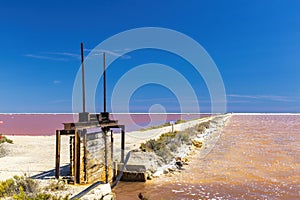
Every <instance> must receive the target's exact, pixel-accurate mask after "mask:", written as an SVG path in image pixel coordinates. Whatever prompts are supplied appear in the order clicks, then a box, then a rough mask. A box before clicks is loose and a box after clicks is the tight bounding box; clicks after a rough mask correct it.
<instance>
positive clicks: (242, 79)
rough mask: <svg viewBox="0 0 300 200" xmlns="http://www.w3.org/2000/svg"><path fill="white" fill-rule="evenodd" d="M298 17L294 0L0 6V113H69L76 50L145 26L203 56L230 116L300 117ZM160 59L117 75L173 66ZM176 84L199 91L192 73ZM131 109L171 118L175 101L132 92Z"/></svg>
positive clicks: (139, 58) (133, 58) (143, 56)
mask: <svg viewBox="0 0 300 200" xmlns="http://www.w3.org/2000/svg"><path fill="white" fill-rule="evenodd" d="M299 10H300V1H297V0H294V1H292V0H282V1H281V0H263V1H250V0H249V1H245V0H236V1H230V0H229V1H225V0H209V1H208V0H207V1H201V0H188V1H183V0H181V1H178V0H164V1H158V0H151V1H146V0H145V1H140V0H127V1H121V0H101V1H99V0H97V1H56V0H51V1H30V0H28V1H14V0H12V1H1V3H0V30H1V31H0V44H1V47H0V68H1V71H0V85H1V93H0V94H1V96H0V113H10V112H53V113H57V112H71V111H72V107H71V105H72V88H73V83H74V80H75V76H76V73H77V70H78V69H79V67H80V59H79V56H78V55H79V54H80V42H84V43H85V47H86V48H87V49H92V48H94V47H95V46H96V45H98V44H99V43H100V42H101V41H103V40H105V39H107V38H108V37H110V36H112V35H114V34H117V33H119V32H122V31H125V30H128V29H132V28H139V27H148V26H151V27H164V28H169V29H174V30H176V31H179V32H182V33H184V34H186V35H188V36H190V37H191V38H193V39H194V40H196V41H197V42H198V43H200V44H201V45H202V46H203V47H204V48H205V49H206V51H207V52H208V53H209V54H210V56H211V57H212V59H213V60H214V62H215V63H216V65H217V67H218V69H219V71H220V73H221V75H222V78H223V81H224V85H225V88H226V93H227V103H228V104H227V106H228V107H227V110H228V111H229V112H300V78H299V75H300V12H299ZM160 53H161V52H159V51H154V50H153V51H151V50H149V51H145V52H132V53H131V54H130V55H129V56H128V58H129V59H123V60H121V61H120V63H119V65H128V66H134V65H135V64H134V63H139V64H141V63H147V62H153V61H156V62H160V63H168V62H170V63H175V61H174V59H178V58H172V56H170V55H165V56H160ZM155 55H156V56H155ZM160 58H162V60H159V59H160ZM168 59H169V60H168ZM170 63H169V64H170ZM176 63H181V64H183V65H184V62H183V61H181V60H180V59H178V61H176ZM117 71H118V70H115V72H113V70H112V71H111V72H109V73H111V74H114V73H117ZM183 74H184V75H185V76H187V77H188V79H189V81H190V83H191V84H192V85H193V84H196V83H197V84H198V83H199V82H201V81H202V80H201V77H200V78H199V77H194V76H193V72H192V71H185V72H184V73H183ZM115 77H118V76H115ZM113 81H115V80H114V79H113V78H111V79H110V81H109V82H108V84H109V85H110V86H109V88H111V87H113V86H112V85H113V83H114V82H113ZM200 85H201V86H199V84H198V86H195V85H193V86H194V87H195V90H196V93H197V96H198V98H199V101H200V102H203V103H200V108H203V109H202V110H203V111H209V103H206V102H208V101H209V95H208V92H207V89H206V88H205V84H203V81H202V83H200ZM99 87H100V86H99ZM98 93H99V95H98V96H100V95H101V91H100V90H99V92H98ZM109 95H110V93H109ZM170 99H171V100H170ZM167 100H168V101H167ZM131 104H132V105H131V107H132V109H131V111H132V112H147V111H148V109H149V107H150V106H151V105H153V104H162V105H164V106H166V110H167V111H168V112H176V111H178V110H177V108H176V106H177V105H178V102H177V100H176V98H175V96H174V94H172V93H171V92H170V91H168V90H167V89H166V88H163V87H161V86H158V85H146V86H144V87H142V88H140V89H139V90H137V91H136V93H135V94H134V95H133V96H132V101H131ZM98 109H99V111H100V110H101V104H100V103H99V105H98Z"/></svg>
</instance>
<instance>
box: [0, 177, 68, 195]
mask: <svg viewBox="0 0 300 200" xmlns="http://www.w3.org/2000/svg"><path fill="white" fill-rule="evenodd" d="M58 184H59V187H58V188H57V187H56V186H57V185H56V184H54V185H51V184H50V188H51V189H50V190H51V191H54V190H59V189H61V183H58ZM45 189H47V188H45ZM48 189H49V188H48ZM52 189H54V190H52ZM5 197H11V198H12V199H15V200H67V199H69V196H68V195H67V196H64V197H61V196H59V197H57V196H55V195H52V194H48V193H44V192H42V191H41V189H40V188H39V184H38V182H37V181H35V180H33V179H31V178H29V177H27V176H26V175H25V176H14V177H13V178H11V179H7V180H5V181H1V182H0V198H5Z"/></svg>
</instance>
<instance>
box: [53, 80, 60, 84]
mask: <svg viewBox="0 0 300 200" xmlns="http://www.w3.org/2000/svg"><path fill="white" fill-rule="evenodd" d="M53 83H54V84H60V83H61V81H59V80H54V81H53Z"/></svg>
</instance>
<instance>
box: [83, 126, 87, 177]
mask: <svg viewBox="0 0 300 200" xmlns="http://www.w3.org/2000/svg"><path fill="white" fill-rule="evenodd" d="M86 133H87V130H86V129H83V151H84V155H83V163H84V165H83V167H84V168H83V171H84V181H85V182H87V169H86V164H87V159H86V156H87V149H86Z"/></svg>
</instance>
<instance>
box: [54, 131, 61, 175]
mask: <svg viewBox="0 0 300 200" xmlns="http://www.w3.org/2000/svg"><path fill="white" fill-rule="evenodd" d="M60 139H61V137H60V130H56V159H55V178H56V179H59V175H60V142H61V141H60Z"/></svg>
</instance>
